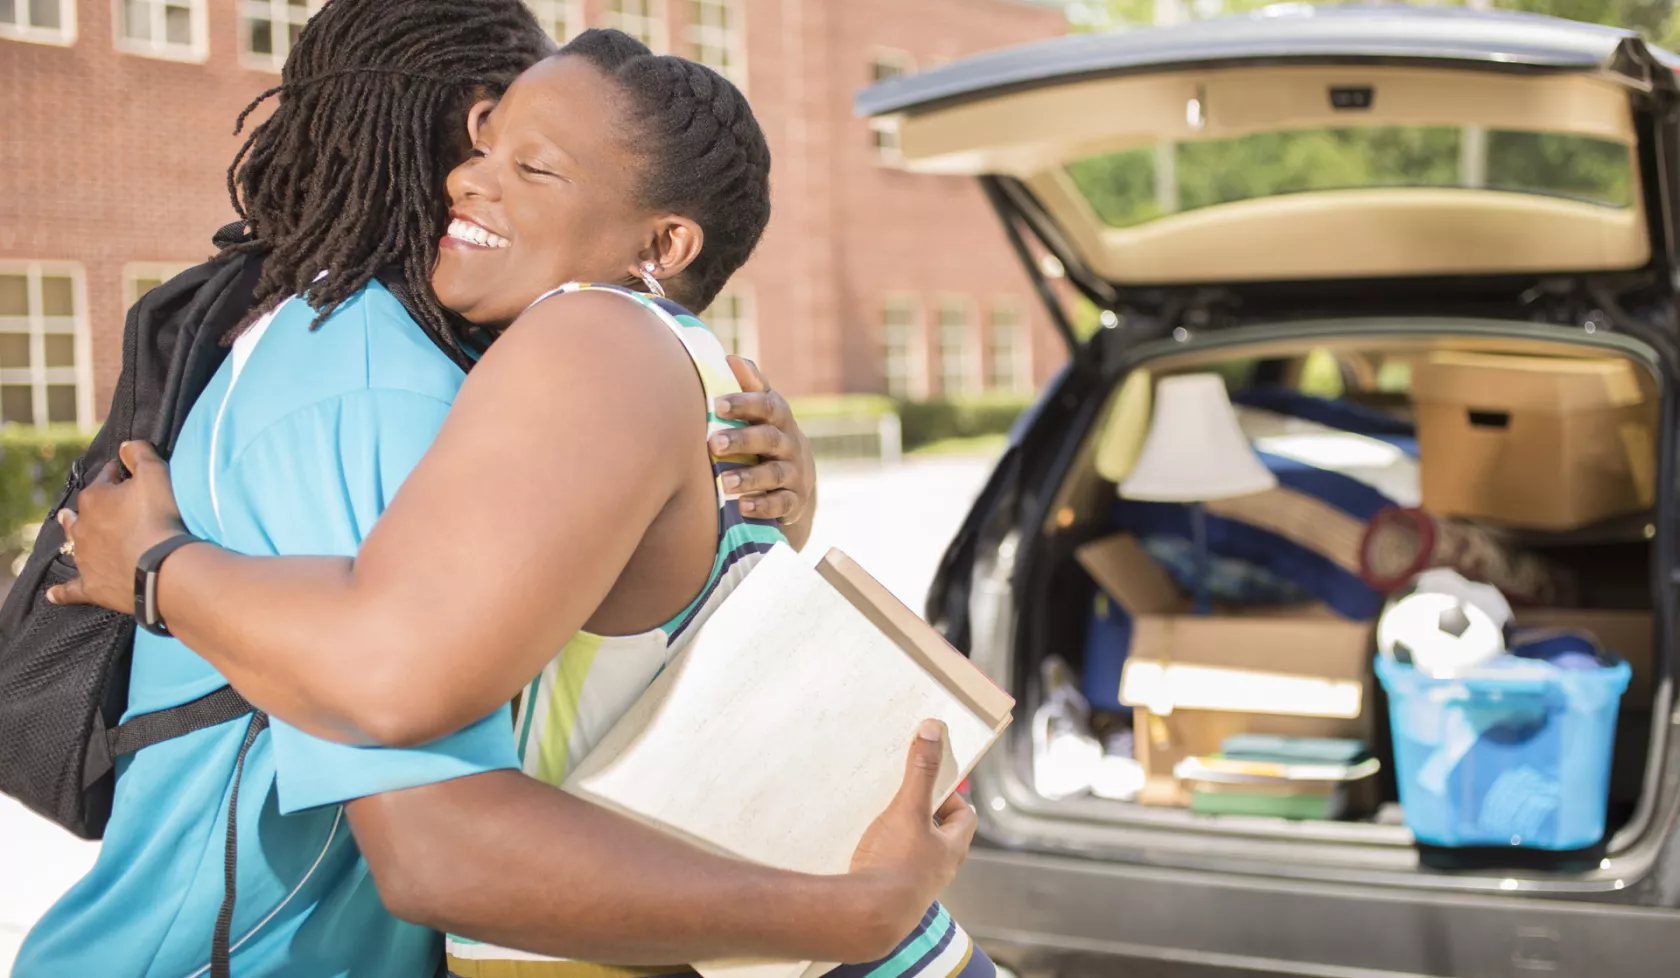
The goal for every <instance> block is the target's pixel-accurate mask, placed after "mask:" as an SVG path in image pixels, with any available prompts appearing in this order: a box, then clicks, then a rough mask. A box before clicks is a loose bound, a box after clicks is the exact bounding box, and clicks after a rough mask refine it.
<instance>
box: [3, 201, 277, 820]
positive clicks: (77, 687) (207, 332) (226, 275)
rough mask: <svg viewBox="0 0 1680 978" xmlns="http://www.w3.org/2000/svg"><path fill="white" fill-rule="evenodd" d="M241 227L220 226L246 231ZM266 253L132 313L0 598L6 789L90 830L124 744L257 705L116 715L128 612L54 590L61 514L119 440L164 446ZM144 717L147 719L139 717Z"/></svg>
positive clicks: (218, 353) (177, 280) (219, 356)
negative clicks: (101, 420) (92, 426)
mask: <svg viewBox="0 0 1680 978" xmlns="http://www.w3.org/2000/svg"><path fill="white" fill-rule="evenodd" d="M238 234H239V226H238V225H231V226H229V227H226V228H223V229H222V230H221V231H218V232H217V233H216V238H215V241H216V243H217V245H218V246H221V245H225V244H228V243H230V242H232V241H236V240H238ZM261 272H262V259H261V256H260V255H258V254H236V255H233V256H232V257H230V258H228V259H226V260H224V261H210V262H206V263H204V264H202V265H198V266H196V267H194V268H190V269H188V270H187V271H185V272H182V273H181V274H180V275H177V276H176V277H174V278H173V279H170V280H169V281H168V282H165V283H164V284H163V285H160V286H158V287H157V288H155V289H153V290H152V291H150V292H148V293H147V294H146V295H145V296H143V297H141V299H140V301H139V302H137V303H135V304H134V307H133V308H131V309H129V311H128V321H127V323H126V325H125V326H124V327H123V357H122V373H121V375H120V376H119V377H118V378H117V389H116V393H115V394H114V395H112V398H111V410H110V412H109V414H108V415H107V416H106V419H105V424H104V426H103V427H101V428H100V429H99V433H98V434H97V435H95V436H94V438H93V442H92V444H90V445H89V446H88V450H87V454H85V455H83V456H82V457H81V458H79V459H77V460H76V461H75V462H74V463H73V464H72V465H71V467H70V477H69V479H68V480H67V481H66V483H65V485H64V489H63V491H62V492H60V493H59V495H58V499H57V500H56V501H55V503H54V504H53V507H52V510H51V512H50V513H49V514H48V516H47V520H46V522H45V523H43V524H41V530H40V534H39V535H38V536H37V537H36V538H35V548H34V550H33V552H31V553H30V555H29V558H28V560H27V562H26V563H25V564H24V568H23V573H22V574H21V575H19V577H18V579H17V581H16V582H15V583H13V585H12V590H11V592H10V593H9V594H8V595H7V596H6V601H5V604H4V605H3V606H0V792H3V793H5V794H8V795H11V796H12V797H13V798H16V799H17V800H19V801H21V802H23V804H24V805H25V806H27V807H28V808H30V809H32V810H33V811H35V812H36V813H38V814H40V815H43V816H45V817H46V818H48V819H51V820H52V821H53V822H56V823H57V824H58V825H60V826H62V827H63V828H65V829H67V830H69V831H70V832H72V833H74V834H75V835H77V836H79V837H81V838H83V839H97V838H99V837H100V836H101V835H103V834H104V831H105V822H106V820H107V819H109V818H110V815H111V799H112V795H113V793H114V791H115V789H116V773H115V770H114V767H113V763H114V760H115V758H116V757H117V756H118V755H120V754H125V753H129V752H131V751H135V750H139V749H140V748H141V747H144V746H146V745H148V744H151V743H158V742H160V741H163V740H168V739H170V738H172V737H178V736H181V735H182V734H186V733H190V732H192V731H194V730H201V729H203V728H205V727H209V726H214V725H215V724H218V723H224V722H226V721H228V720H231V719H233V718H235V717H238V716H241V715H243V714H245V713H249V712H250V710H251V707H250V706H249V705H248V704H246V703H245V701H244V698H243V697H240V696H239V695H238V694H237V693H234V692H233V691H232V690H231V689H224V690H219V691H217V692H216V693H213V694H211V697H207V698H206V699H205V700H200V701H198V702H196V703H190V704H187V705H185V706H181V707H177V708H175V709H173V710H165V711H162V712H160V713H155V714H150V715H148V716H146V717H143V718H139V717H137V718H136V719H135V721H134V722H133V723H131V724H128V725H126V726H122V727H119V726H117V721H118V719H119V718H120V717H121V716H122V713H123V711H124V710H125V709H126V708H127V706H128V668H129V660H130V657H131V653H132V650H133V644H134V629H135V623H134V618H133V617H132V616H130V615H120V614H117V613H115V612H111V611H106V610H105V609H103V608H96V607H92V606H85V607H59V606H57V605H53V604H49V603H48V602H47V600H46V591H47V589H48V588H50V587H53V586H55V585H58V584H63V583H64V582H65V581H67V580H69V579H71V578H72V577H74V576H75V574H76V567H75V564H74V562H72V561H71V559H70V558H68V557H65V556H62V555H61V554H60V553H59V552H58V548H59V547H60V546H61V545H62V544H63V543H64V531H63V530H62V529H61V528H60V527H59V525H58V520H57V519H56V517H57V515H58V511H59V510H60V509H62V508H64V507H66V506H68V507H70V509H71V510H72V511H74V509H75V506H76V497H77V494H78V493H79V492H80V491H81V489H82V486H83V485H85V484H86V482H87V481H88V480H90V479H92V478H93V477H94V476H95V475H97V474H98V473H99V472H100V470H101V469H103V468H104V467H105V465H106V463H108V462H110V461H112V460H114V459H116V457H117V449H118V448H119V447H121V445H122V443H123V442H125V441H129V440H130V439H134V438H142V439H146V440H149V441H151V442H153V443H154V444H155V445H157V447H158V450H159V452H160V453H161V454H163V455H164V456H165V457H168V453H169V451H170V449H172V448H173V447H174V445H175V439H176V436H178V435H179V434H180V433H181V427H182V425H183V424H184V423H185V422H186V418H187V413H188V411H190V410H191V409H192V405H193V402H194V401H195V400H197V399H198V395H199V394H200V393H202V392H203V390H204V388H205V386H206V385H207V384H209V382H210V378H211V377H213V376H214V375H215V373H216V370H217V369H218V368H219V367H220V366H221V364H222V361H223V360H224V359H225V358H226V356H227V353H228V348H227V346H226V345H224V344H223V342H222V338H223V337H224V336H225V335H227V333H228V331H229V330H230V329H232V328H233V327H234V326H236V325H237V324H238V323H239V321H240V320H241V319H242V318H244V316H245V314H246V312H248V311H249V310H250V308H251V301H252V297H253V295H254V293H255V291H256V286H257V278H258V276H259V275H260V274H261ZM142 721H144V722H142Z"/></svg>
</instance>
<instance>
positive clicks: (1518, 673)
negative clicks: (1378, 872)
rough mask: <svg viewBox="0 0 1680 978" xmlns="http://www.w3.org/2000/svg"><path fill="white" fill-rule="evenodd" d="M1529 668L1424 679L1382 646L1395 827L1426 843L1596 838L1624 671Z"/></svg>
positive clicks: (1527, 843)
mask: <svg viewBox="0 0 1680 978" xmlns="http://www.w3.org/2000/svg"><path fill="white" fill-rule="evenodd" d="M1605 661H1606V663H1607V664H1606V665H1605V666H1603V667H1601V668H1598V669H1582V670H1572V669H1547V668H1538V667H1536V666H1529V667H1527V668H1522V669H1513V670H1512V671H1511V673H1510V675H1500V673H1499V670H1496V669H1484V670H1481V671H1479V672H1478V673H1477V674H1476V675H1475V676H1467V677H1460V678H1456V679H1434V678H1431V677H1429V676H1427V675H1425V674H1424V673H1422V672H1419V671H1418V670H1417V669H1414V668H1413V667H1411V666H1409V665H1406V664H1403V663H1400V662H1396V661H1394V660H1392V659H1388V658H1385V657H1382V656H1379V657H1378V658H1377V663H1376V669H1377V678H1378V679H1379V680H1380V681H1381V682H1382V685H1383V689H1384V690H1385V691H1387V693H1388V698H1389V721H1390V725H1391V726H1392V727H1393V730H1394V762H1395V773H1396V775H1397V778H1398V780H1399V784H1400V805H1401V807H1402V808H1403V809H1404V810H1405V816H1406V825H1407V827H1408V828H1410V829H1411V830H1412V834H1413V835H1414V836H1416V837H1417V840H1418V841H1419V842H1422V843H1426V844H1428V845H1435V846H1452V847H1464V846H1521V847H1524V848H1529V849H1548V850H1569V849H1584V848H1586V847H1588V846H1591V845H1594V844H1596V843H1597V842H1598V841H1599V840H1600V839H1602V838H1603V837H1604V810H1605V805H1606V802H1607V801H1608V799H1609V795H1610V755H1611V751H1612V747H1613V742H1614V740H1615V736H1616V713H1617V711H1618V710H1619V709H1620V708H1621V698H1622V693H1623V692H1624V691H1625V690H1626V689H1627V685H1628V679H1629V678H1630V677H1631V676H1632V670H1631V669H1629V668H1628V664H1627V663H1626V662H1623V661H1622V660H1620V659H1617V658H1615V657H1613V656H1606V657H1605Z"/></svg>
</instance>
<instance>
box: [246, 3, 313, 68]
mask: <svg viewBox="0 0 1680 978" xmlns="http://www.w3.org/2000/svg"><path fill="white" fill-rule="evenodd" d="M325 3H326V0H309V2H308V4H307V5H305V7H304V9H303V16H304V23H308V22H309V18H310V17H313V16H315V14H316V13H317V12H319V11H320V9H321V7H322V6H323V5H324V4H325ZM253 20H267V21H268V22H269V24H270V25H271V26H270V27H269V43H270V44H271V45H272V46H273V48H274V50H273V51H272V52H270V53H269V54H258V53H257V52H255V51H252V50H251V21H253ZM291 23H292V19H291V6H290V5H289V4H288V3H287V2H286V0H239V63H240V64H241V65H242V66H244V67H246V68H250V69H252V70H253V71H268V72H273V73H275V74H279V73H280V69H281V68H283V67H284V66H285V64H286V59H287V58H288V57H290V56H291V53H292V40H291V37H292V35H291V32H290V31H289V30H286V28H287V27H289V26H290V25H291Z"/></svg>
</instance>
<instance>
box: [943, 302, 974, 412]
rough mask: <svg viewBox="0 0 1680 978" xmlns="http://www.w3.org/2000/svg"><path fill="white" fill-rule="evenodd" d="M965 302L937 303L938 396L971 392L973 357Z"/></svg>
mask: <svg viewBox="0 0 1680 978" xmlns="http://www.w3.org/2000/svg"><path fill="white" fill-rule="evenodd" d="M971 332H972V331H971V330H970V329H969V322H968V303H967V302H964V301H962V300H961V299H949V300H946V301H944V302H941V303H940V304H939V393H941V394H944V395H946V396H947V397H949V396H951V395H953V394H968V393H972V390H973V384H972V378H973V377H974V357H973V353H972V350H971V347H972V344H971V343H970V337H969V334H970V333H971Z"/></svg>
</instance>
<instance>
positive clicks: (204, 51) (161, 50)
mask: <svg viewBox="0 0 1680 978" xmlns="http://www.w3.org/2000/svg"><path fill="white" fill-rule="evenodd" d="M4 2H5V0H0V3H4ZM114 2H115V4H116V11H115V19H116V25H117V50H119V51H125V52H127V53H129V54H143V55H145V56H147V57H149V58H170V59H173V60H176V61H203V60H204V59H205V57H206V56H207V55H209V53H210V25H209V23H208V22H207V20H206V18H207V16H208V15H207V13H206V11H205V2H204V0H114Z"/></svg>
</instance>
